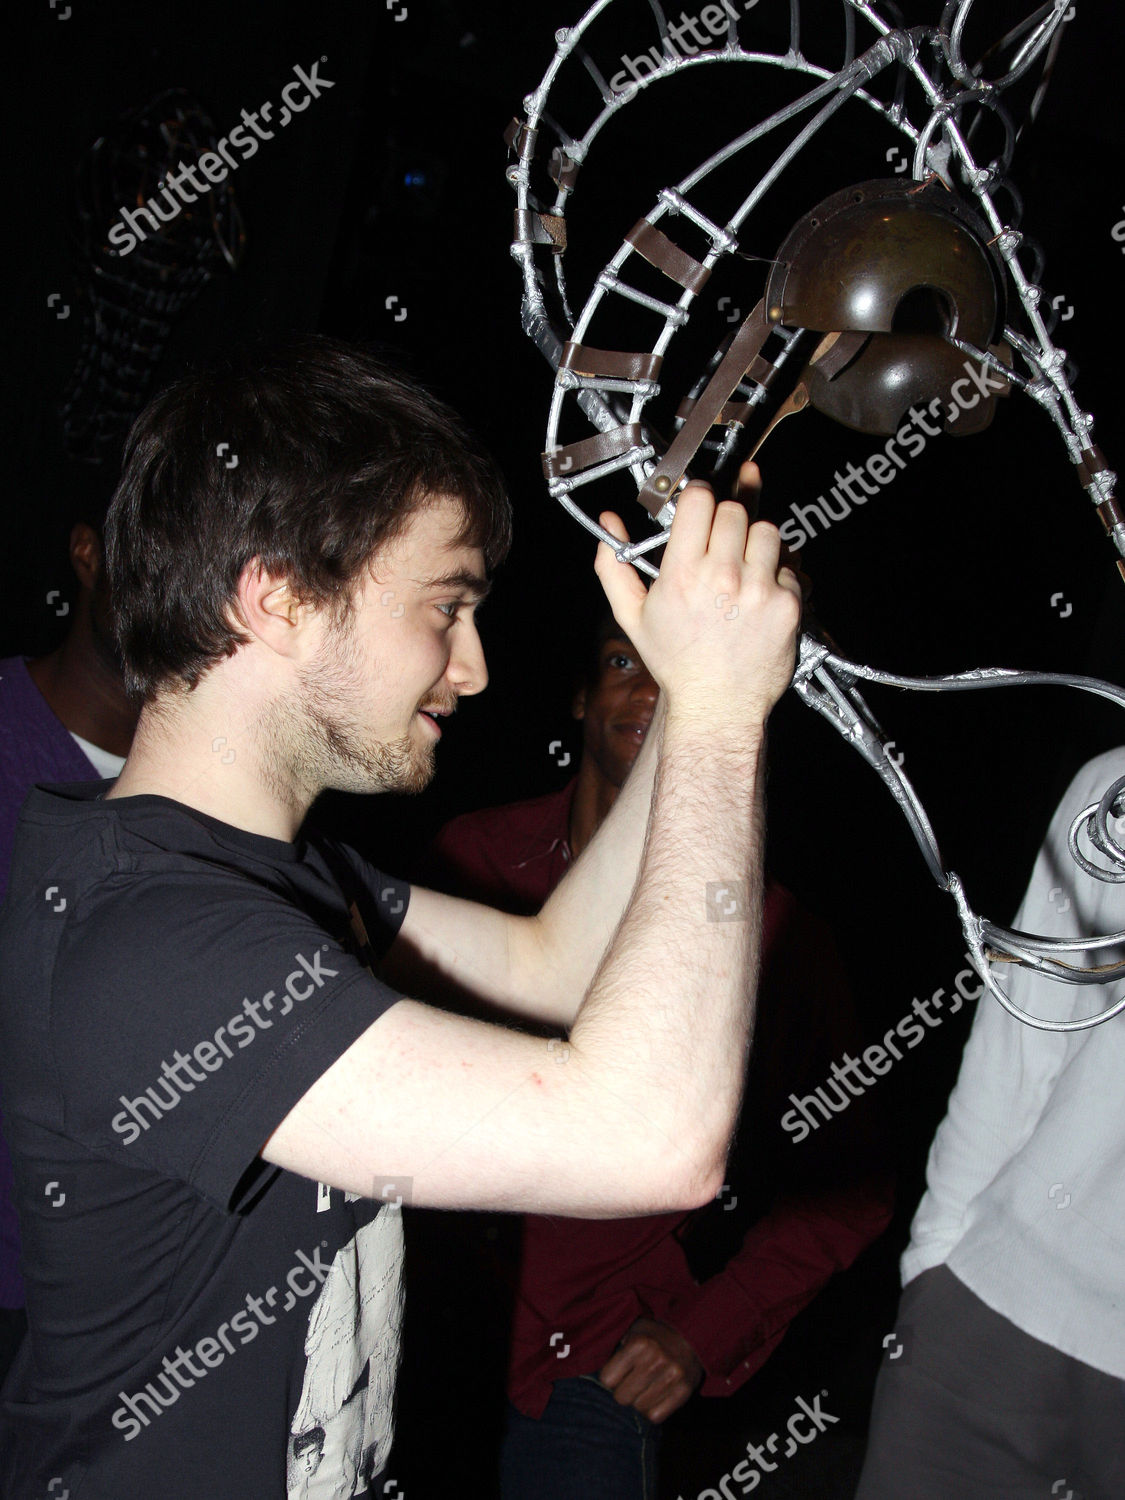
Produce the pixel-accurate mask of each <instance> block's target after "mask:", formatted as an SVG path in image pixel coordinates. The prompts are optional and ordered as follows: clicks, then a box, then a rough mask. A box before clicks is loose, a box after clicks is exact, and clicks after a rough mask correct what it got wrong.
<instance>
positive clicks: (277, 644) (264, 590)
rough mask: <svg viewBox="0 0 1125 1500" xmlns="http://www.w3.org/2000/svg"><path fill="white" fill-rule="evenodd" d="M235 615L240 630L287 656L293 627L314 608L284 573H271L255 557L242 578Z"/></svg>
mask: <svg viewBox="0 0 1125 1500" xmlns="http://www.w3.org/2000/svg"><path fill="white" fill-rule="evenodd" d="M232 612H233V613H234V615H235V617H236V620H237V623H238V625H239V626H240V627H242V628H245V629H247V630H249V631H250V633H251V634H252V635H254V636H256V637H257V638H258V639H259V640H261V641H262V642H264V643H265V644H267V645H268V646H269V647H270V648H271V649H272V650H274V651H280V652H281V653H282V654H283V655H285V656H288V655H290V654H291V652H292V650H293V648H294V645H295V640H294V634H295V632H294V629H293V627H296V626H299V625H300V624H302V623H303V622H304V620H305V619H306V618H307V617H308V615H309V614H311V612H312V606H311V605H307V604H304V603H302V601H301V600H300V599H299V598H298V597H297V595H296V593H295V592H294V590H293V586H292V583H291V582H290V580H289V579H288V578H287V577H285V575H284V574H272V573H270V572H268V571H267V569H266V568H265V567H264V565H263V563H262V560H261V558H259V557H252V558H251V559H250V561H249V562H248V563H247V564H246V566H245V567H244V568H243V570H242V573H241V575H240V577H239V580H238V588H237V589H236V591H235V597H234V599H233V601H232Z"/></svg>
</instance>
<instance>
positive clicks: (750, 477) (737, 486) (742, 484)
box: [734, 458, 762, 500]
mask: <svg viewBox="0 0 1125 1500" xmlns="http://www.w3.org/2000/svg"><path fill="white" fill-rule="evenodd" d="M761 493H762V471H761V469H759V468H758V465H757V464H756V463H755V462H754V460H753V459H752V458H748V459H747V460H746V462H745V463H744V464H743V465H742V466H741V468H740V469H739V471H738V478H737V479H736V480H735V481H734V498H735V499H736V500H738V499H740V498H741V497H742V496H743V495H745V496H747V497H748V498H750V499H757V497H758V496H759V495H760V494H761Z"/></svg>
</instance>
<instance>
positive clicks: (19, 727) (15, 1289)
mask: <svg viewBox="0 0 1125 1500" xmlns="http://www.w3.org/2000/svg"><path fill="white" fill-rule="evenodd" d="M70 563H71V567H72V568H73V569H74V572H75V576H76V577H77V579H78V598H77V600H76V602H75V603H74V605H73V614H72V622H71V626H70V629H69V630H68V631H67V634H66V637H65V638H64V640H63V642H62V644H61V645H60V646H58V647H57V648H56V649H55V650H54V651H52V652H50V653H49V654H48V655H47V656H41V657H39V658H38V659H37V660H35V661H31V660H29V659H28V658H26V657H23V656H10V657H8V658H6V659H4V660H0V901H2V900H3V898H4V894H5V891H6V890H7V885H8V870H9V866H10V864H11V857H12V839H13V837H14V835H15V829H16V819H17V817H18V816H19V810H20V807H21V805H22V803H23V800H24V798H25V797H26V796H27V794H28V792H29V791H30V790H31V788H32V787H33V786H35V785H36V784H37V783H40V782H66V781H93V780H97V779H98V778H115V777H116V776H117V773H118V772H119V771H120V770H121V767H122V765H124V763H125V756H126V755H127V754H128V751H129V746H130V744H131V743H132V739H133V731H134V729H135V728H136V725H137V713H138V709H137V706H135V705H134V704H132V703H130V701H129V699H128V697H127V696H126V693H125V685H124V680H123V677H122V670H121V660H120V657H119V656H118V653H117V648H116V646H115V644H114V641H113V634H112V629H111V624H110V613H109V590H108V588H107V586H106V578H105V572H104V569H103V567H102V543H101V537H100V535H99V533H98V531H97V530H96V529H95V527H93V526H91V525H89V524H88V523H87V522H85V521H79V522H78V523H77V524H76V525H75V526H74V528H73V529H72V531H71V533H70ZM2 1104H3V1101H2V1100H0V1107H2ZM23 1304H24V1290H23V1278H22V1276H21V1275H20V1241H19V1224H18V1222H17V1219H16V1213H15V1209H14V1208H13V1206H12V1163H11V1159H10V1157H9V1155H8V1148H7V1145H6V1144H5V1142H4V1140H3V1136H2V1135H0V1384H2V1383H3V1380H4V1376H5V1375H6V1374H7V1372H8V1367H9V1365H10V1364H11V1362H12V1359H13V1358H14V1356H15V1353H16V1350H17V1349H18V1348H19V1345H20V1341H21V1339H22V1338H23V1334H24V1330H25V1329H26V1327H27V1323H26V1319H25V1317H24V1313H23Z"/></svg>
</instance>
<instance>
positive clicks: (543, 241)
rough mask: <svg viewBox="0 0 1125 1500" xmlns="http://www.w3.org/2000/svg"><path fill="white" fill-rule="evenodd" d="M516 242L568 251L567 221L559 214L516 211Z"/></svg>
mask: <svg viewBox="0 0 1125 1500" xmlns="http://www.w3.org/2000/svg"><path fill="white" fill-rule="evenodd" d="M514 238H515V241H516V243H517V244H519V245H551V246H552V247H553V248H554V249H555V250H565V249H566V220H565V219H564V218H562V217H561V215H559V214H537V213H534V212H532V211H530V210H528V209H523V208H517V209H516V229H515V236H514Z"/></svg>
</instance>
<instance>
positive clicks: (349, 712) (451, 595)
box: [264, 498, 488, 793]
mask: <svg viewBox="0 0 1125 1500" xmlns="http://www.w3.org/2000/svg"><path fill="white" fill-rule="evenodd" d="M461 519H462V513H461V507H460V504H459V502H457V501H456V500H455V499H452V498H441V499H438V500H437V501H435V502H434V503H432V504H430V505H429V506H428V507H427V508H426V509H424V510H421V511H419V512H417V513H415V515H414V516H413V518H412V520H411V522H410V524H409V526H408V527H407V528H406V530H405V531H404V533H403V534H402V536H401V537H399V538H398V540H397V541H395V542H394V543H393V544H392V545H391V546H390V547H388V548H386V549H384V550H383V551H382V552H381V553H380V554H379V555H378V556H377V557H376V558H374V559H373V560H372V562H371V564H370V565H369V566H368V568H367V570H366V571H365V572H364V574H363V575H362V577H361V579H360V580H359V586H358V588H357V592H356V594H355V598H354V603H353V608H352V610H351V613H350V614H349V615H348V616H346V617H345V619H344V620H343V622H342V623H341V624H340V625H339V626H333V625H332V623H331V621H330V620H329V619H328V617H327V614H326V613H325V614H324V615H323V616H322V618H321V619H320V621H319V622H318V624H317V627H316V629H317V631H318V635H317V640H316V644H315V645H314V647H313V650H312V653H311V655H310V657H309V659H308V660H307V661H305V662H304V663H301V664H299V665H298V666H297V668H296V685H295V686H294V687H293V688H292V689H291V690H290V691H289V692H288V693H287V694H285V695H283V697H282V698H280V699H278V700H275V701H274V703H273V704H272V705H271V709H270V720H271V722H270V725H269V731H270V732H269V734H268V735H266V736H264V739H265V741H266V742H267V743H271V744H272V745H273V746H274V747H275V756H276V760H277V762H278V769H279V771H280V772H281V773H282V774H283V775H284V771H285V769H286V768H288V769H289V770H290V772H291V773H293V772H295V773H296V774H297V775H298V777H299V778H300V780H301V781H302V782H304V783H305V784H307V785H311V786H313V787H315V788H316V789H317V790H320V789H321V788H325V787H331V788H334V789H336V790H339V791H346V792H359V793H366V792H379V791H402V792H418V791H421V790H422V789H423V788H424V787H425V786H427V785H428V784H429V782H430V780H431V779H432V777H433V774H434V764H435V763H434V747H435V745H436V744H437V742H438V740H439V739H440V738H441V729H440V727H439V726H440V720H441V717H442V716H443V715H445V714H449V713H452V712H453V710H454V708H455V707H456V705H457V700H458V698H459V697H461V696H463V695H465V694H469V693H479V692H480V691H481V690H482V689H483V688H484V687H485V685H486V684H487V682H488V671H487V668H486V666H485V661H484V652H483V649H482V647H481V643H480V637H479V636H478V635H477V630H476V625H475V623H474V619H473V609H474V606H475V604H476V603H477V602H478V601H479V599H480V598H482V597H483V595H484V593H485V592H486V590H487V580H486V578H485V572H484V559H483V555H482V553H481V551H480V549H479V548H475V547H465V546H462V545H459V544H458V543H457V542H456V540H455V539H456V536H457V532H458V530H459V528H460V525H461Z"/></svg>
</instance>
